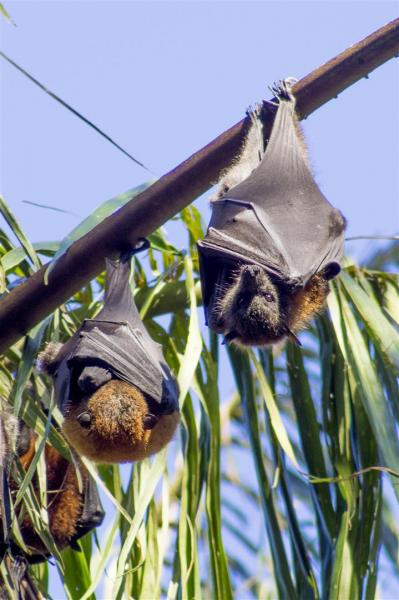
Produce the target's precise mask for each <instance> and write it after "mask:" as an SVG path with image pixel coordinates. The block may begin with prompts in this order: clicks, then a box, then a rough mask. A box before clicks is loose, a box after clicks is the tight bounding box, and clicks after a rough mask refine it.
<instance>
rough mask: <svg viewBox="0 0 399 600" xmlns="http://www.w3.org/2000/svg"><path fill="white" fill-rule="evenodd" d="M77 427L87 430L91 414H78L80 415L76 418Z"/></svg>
mask: <svg viewBox="0 0 399 600" xmlns="http://www.w3.org/2000/svg"><path fill="white" fill-rule="evenodd" d="M76 419H77V421H78V423H79V425H80V426H81V427H84V428H85V429H88V428H89V427H90V425H91V414H90V413H88V412H82V413H80V415H78V416H77V417H76Z"/></svg>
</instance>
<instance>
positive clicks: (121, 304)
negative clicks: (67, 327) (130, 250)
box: [54, 258, 178, 414]
mask: <svg viewBox="0 0 399 600" xmlns="http://www.w3.org/2000/svg"><path fill="white" fill-rule="evenodd" d="M106 269H107V270H106V292H105V299H104V307H103V309H102V310H101V311H100V312H99V314H98V315H97V317H96V318H95V319H87V320H85V321H84V322H83V324H82V325H81V327H80V328H79V329H78V331H77V332H76V333H75V335H74V336H73V337H71V338H70V339H69V340H68V342H66V343H65V344H64V345H63V347H62V349H61V351H60V353H59V354H58V355H57V357H56V366H55V369H54V387H55V394H56V398H57V402H58V404H59V406H60V408H61V411H62V412H63V413H64V414H65V412H66V411H67V410H68V406H70V404H71V402H78V401H79V400H80V399H81V398H82V397H83V396H85V395H86V396H87V395H88V394H89V393H93V392H94V391H95V390H96V389H97V388H98V387H100V386H101V385H102V384H103V383H105V382H106V381H109V380H110V379H120V380H122V381H126V382H127V383H130V384H132V385H134V386H136V387H137V388H139V389H140V390H141V391H142V392H143V393H145V394H147V395H148V396H150V397H151V398H152V399H153V400H155V401H156V402H158V403H159V405H160V409H161V410H160V412H163V413H168V412H173V411H174V410H177V409H178V404H177V398H178V391H177V385H176V382H175V380H174V378H173V376H172V374H171V372H170V370H169V368H168V366H167V364H166V362H165V359H164V357H163V354H162V349H161V346H160V345H159V344H157V343H156V342H154V340H152V338H151V337H150V336H149V334H148V332H147V330H146V329H145V327H144V324H143V322H142V320H141V318H140V315H139V313H138V310H137V307H136V305H135V303H134V299H133V295H132V292H131V289H130V284H129V276H130V259H129V258H125V259H124V258H121V259H120V260H119V261H111V260H109V259H107V260H106Z"/></svg>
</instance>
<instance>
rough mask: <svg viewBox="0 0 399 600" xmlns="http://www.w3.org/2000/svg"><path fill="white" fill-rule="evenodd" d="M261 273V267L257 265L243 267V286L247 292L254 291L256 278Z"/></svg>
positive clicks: (256, 282)
mask: <svg viewBox="0 0 399 600" xmlns="http://www.w3.org/2000/svg"><path fill="white" fill-rule="evenodd" d="M261 273H262V269H261V267H258V266H257V265H245V267H244V268H243V270H242V277H243V284H244V286H245V288H246V289H247V291H249V292H254V291H256V288H257V284H258V278H259V276H260V275H261Z"/></svg>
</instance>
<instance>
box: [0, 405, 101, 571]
mask: <svg viewBox="0 0 399 600" xmlns="http://www.w3.org/2000/svg"><path fill="white" fill-rule="evenodd" d="M0 425H1V429H2V431H3V432H6V433H8V435H6V436H4V437H5V439H6V445H7V446H10V445H12V446H14V447H15V450H13V449H12V448H8V449H7V455H8V458H7V461H6V462H7V464H5V463H4V464H3V468H5V470H6V471H7V472H8V471H9V468H10V464H11V460H12V455H13V454H14V452H15V454H16V455H17V456H18V458H19V460H20V462H21V465H22V467H23V468H24V470H25V471H26V470H28V468H29V467H30V465H31V463H32V460H33V459H34V457H35V453H36V447H35V441H36V437H37V436H36V434H35V432H34V431H33V430H32V429H31V428H29V427H27V426H26V425H25V424H24V423H23V422H22V421H19V422H18V420H17V419H16V418H15V417H14V416H13V415H12V414H11V413H10V412H8V411H7V410H3V411H2V414H1V415H0ZM10 425H12V427H13V432H12V438H13V439H11V436H10V435H9V432H10ZM44 457H45V464H46V492H47V493H46V508H47V514H48V524H49V530H50V533H51V535H52V536H53V539H54V542H55V544H56V546H57V547H58V549H59V550H62V549H64V548H65V547H66V546H68V545H69V546H72V547H73V548H76V542H77V540H78V539H79V538H81V537H82V536H83V535H85V534H86V533H88V532H89V531H91V530H92V529H93V528H95V527H98V526H99V525H101V523H102V521H103V518H104V511H103V508H102V506H101V502H100V498H99V495H98V492H97V486H96V484H95V482H94V480H93V479H92V478H91V477H90V475H89V473H88V472H87V471H86V469H85V468H84V467H83V465H82V464H81V463H80V461H79V460H78V459H77V463H76V464H77V465H78V466H74V465H72V464H71V463H69V462H68V460H67V459H66V458H64V457H63V456H62V455H61V454H59V452H58V451H57V450H56V449H55V448H53V447H51V446H50V445H49V444H46V446H45V450H44ZM77 468H79V472H80V478H81V489H79V483H78V477H77V473H76V469H77ZM3 476H5V477H6V478H5V479H4V481H3V485H2V491H1V494H0V500H1V502H0V520H1V521H2V522H3V536H1V531H0V546H1V545H3V546H5V547H8V548H9V552H10V556H11V557H13V558H14V559H15V558H16V557H24V558H25V559H26V560H27V561H28V562H29V563H37V562H41V561H43V560H46V559H47V558H48V556H49V551H48V549H47V548H46V546H45V544H44V543H43V541H42V540H41V538H40V536H39V535H38V534H37V533H36V531H35V527H34V525H33V523H32V521H31V520H30V518H29V516H28V514H27V513H26V514H25V515H24V514H23V513H21V511H20V508H21V505H20V506H19V507H18V508H17V509H16V512H17V515H18V517H19V520H20V525H19V528H20V532H21V536H22V539H23V542H24V544H25V546H26V548H27V552H24V551H23V550H22V549H21V548H20V547H19V546H18V545H17V544H16V542H14V541H13V540H12V539H9V533H10V529H11V521H10V508H9V502H10V501H12V497H13V496H14V494H15V493H16V491H17V487H16V484H15V482H14V481H13V479H12V478H11V476H10V475H9V474H8V473H7V474H5V473H3ZM32 483H33V487H34V489H35V490H37V487H38V485H37V479H36V475H35V476H34V477H33V480H32ZM21 515H22V517H21ZM1 538H3V539H1Z"/></svg>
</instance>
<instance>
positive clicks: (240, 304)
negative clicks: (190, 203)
mask: <svg viewBox="0 0 399 600" xmlns="http://www.w3.org/2000/svg"><path fill="white" fill-rule="evenodd" d="M275 91H276V95H277V98H278V101H279V105H278V109H277V114H276V116H275V120H274V124H273V130H272V133H271V136H270V140H269V142H268V144H267V147H266V151H265V150H264V136H263V125H262V120H261V110H260V109H259V110H257V111H256V112H251V113H250V114H249V116H250V118H251V124H250V127H249V130H248V133H247V137H246V139H245V142H244V145H243V148H242V151H241V153H240V155H239V156H238V158H237V159H236V160H235V161H234V163H233V165H232V166H231V168H230V169H228V170H227V171H226V172H225V174H224V176H223V177H222V180H221V182H220V188H219V192H218V193H217V195H216V198H215V199H213V200H212V203H211V206H212V217H211V221H210V223H209V228H208V231H207V235H206V236H205V238H204V239H203V240H200V241H199V242H198V250H199V258H200V271H201V285H202V294H203V300H204V308H205V317H206V321H207V324H208V325H209V327H210V328H211V329H213V330H214V331H215V332H217V333H220V334H222V335H223V336H224V340H225V341H226V342H234V343H236V344H241V345H244V346H252V345H254V346H262V345H267V344H273V343H276V342H278V341H280V340H282V339H284V338H291V339H293V340H294V341H296V342H297V343H299V340H298V338H297V337H296V333H297V332H298V331H299V330H300V329H302V328H303V327H304V326H306V325H307V324H308V322H309V321H310V319H311V318H312V317H313V316H314V315H315V314H317V313H318V312H320V310H321V309H322V308H323V306H324V304H325V301H326V298H327V295H328V293H329V284H328V282H329V280H330V279H332V278H334V277H336V275H338V273H339V271H340V265H339V261H340V260H341V258H342V253H343V243H344V231H345V225H346V223H345V219H344V217H343V216H342V215H341V213H340V212H339V211H338V210H337V209H335V208H334V207H333V206H331V204H330V203H329V202H328V201H327V200H326V198H325V197H324V196H323V194H322V193H321V191H320V190H319V188H318V186H317V184H316V182H315V180H314V179H313V176H312V173H311V171H310V168H309V166H308V160H307V152H306V147H305V143H304V140H303V136H302V134H301V132H300V129H299V124H298V121H297V118H296V115H295V99H294V97H293V95H292V93H291V91H290V88H289V85H288V83H286V82H283V83H281V84H280V86H279V87H278V88H276V90H275Z"/></svg>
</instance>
